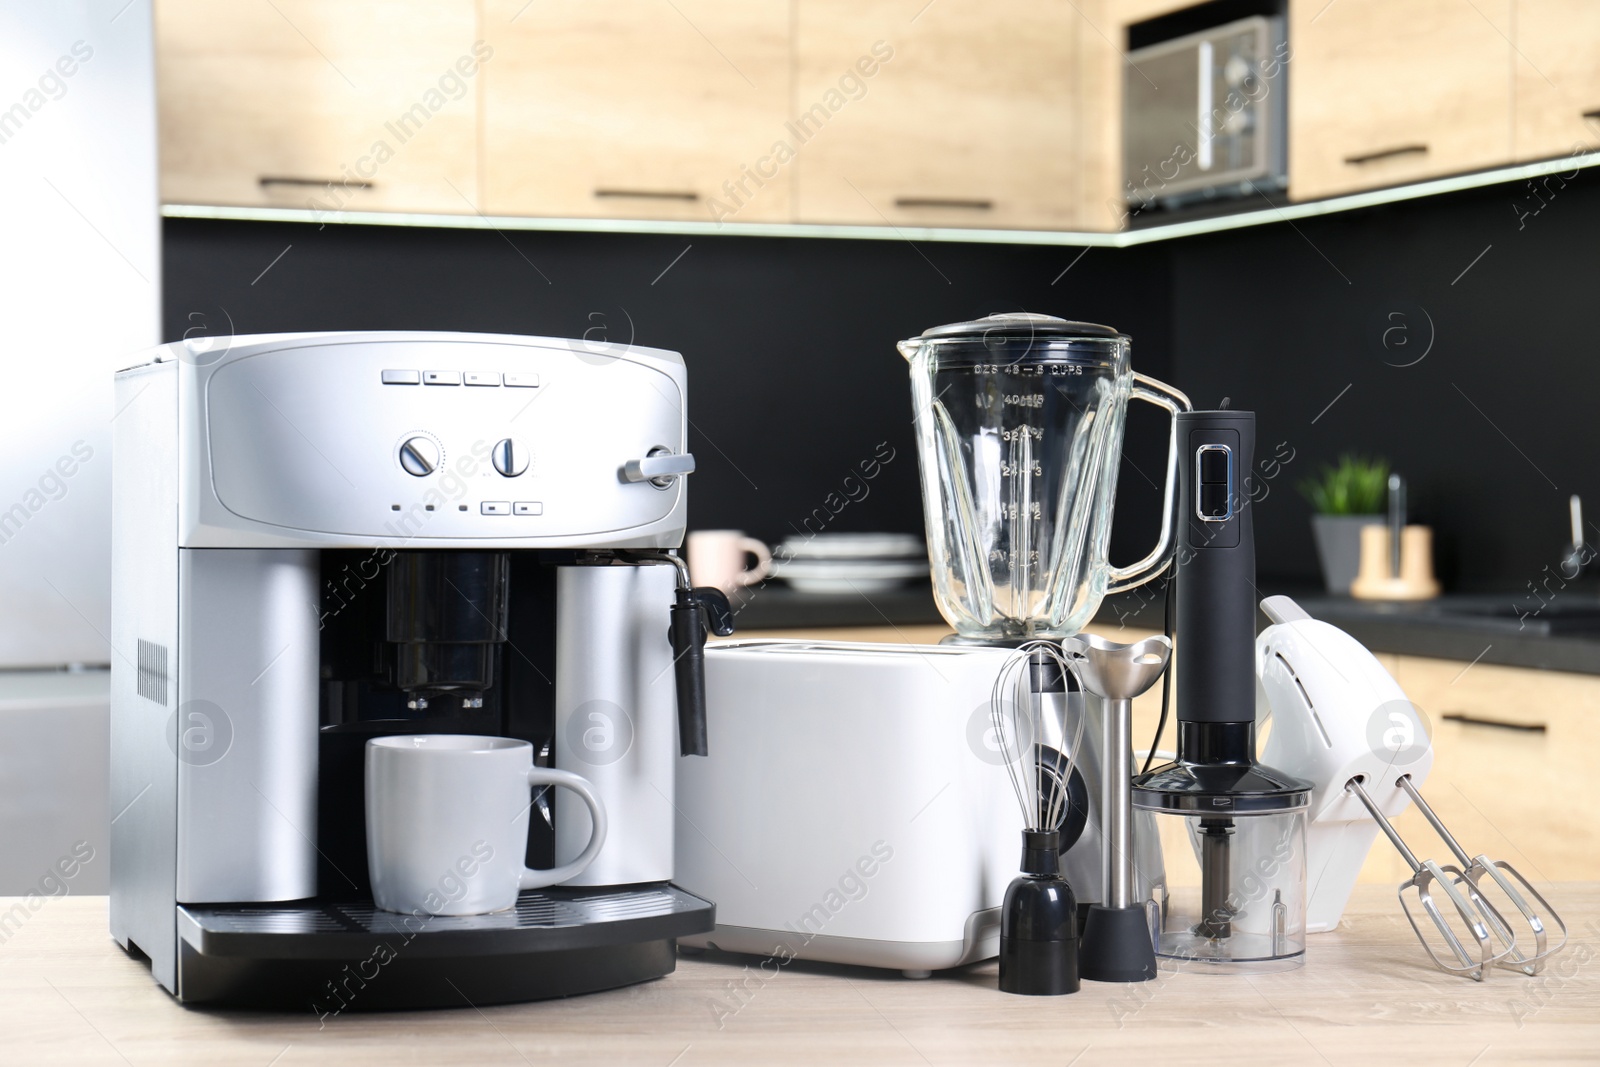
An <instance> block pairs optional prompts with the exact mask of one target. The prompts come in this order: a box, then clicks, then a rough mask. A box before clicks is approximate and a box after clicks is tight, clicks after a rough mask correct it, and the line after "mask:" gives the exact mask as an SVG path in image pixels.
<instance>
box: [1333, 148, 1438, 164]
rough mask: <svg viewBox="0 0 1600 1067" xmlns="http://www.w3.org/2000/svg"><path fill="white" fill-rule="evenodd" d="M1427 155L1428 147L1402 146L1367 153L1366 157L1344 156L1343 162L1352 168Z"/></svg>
mask: <svg viewBox="0 0 1600 1067" xmlns="http://www.w3.org/2000/svg"><path fill="white" fill-rule="evenodd" d="M1427 154H1428V146H1427V145H1425V144H1403V145H1400V146H1398V147H1396V148H1385V149H1381V150H1380V151H1377V152H1368V153H1367V154H1366V155H1361V156H1345V157H1344V161H1345V162H1346V163H1348V164H1350V165H1351V166H1353V167H1360V166H1363V165H1365V164H1367V163H1376V162H1378V160H1380V159H1393V158H1394V157H1395V156H1410V155H1418V156H1425V155H1427Z"/></svg>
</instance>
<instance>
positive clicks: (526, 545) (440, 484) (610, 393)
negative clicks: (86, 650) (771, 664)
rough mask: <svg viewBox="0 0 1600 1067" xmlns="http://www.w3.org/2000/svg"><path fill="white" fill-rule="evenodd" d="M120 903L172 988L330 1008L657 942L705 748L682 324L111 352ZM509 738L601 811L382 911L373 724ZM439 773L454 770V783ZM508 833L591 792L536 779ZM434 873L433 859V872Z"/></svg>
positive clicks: (115, 920) (597, 971)
mask: <svg viewBox="0 0 1600 1067" xmlns="http://www.w3.org/2000/svg"><path fill="white" fill-rule="evenodd" d="M116 397H117V399H116V404H117V412H118V413H117V416H116V418H115V420H114V448H115V453H114V463H115V473H114V489H113V496H114V513H113V545H114V550H113V590H112V599H113V619H112V633H111V643H112V646H113V648H114V650H115V655H114V657H113V667H112V696H111V752H112V757H111V758H112V768H111V803H112V809H113V815H114V819H113V821H112V825H111V932H112V935H113V936H114V937H115V938H116V940H117V941H118V942H119V943H120V944H121V945H122V946H123V947H124V948H125V949H127V950H128V951H129V952H130V953H132V954H135V955H137V956H139V957H143V958H147V959H148V961H149V964H150V967H151V970H152V972H153V974H154V976H155V978H156V980H157V981H159V982H160V983H161V984H162V985H163V986H165V987H166V988H167V989H168V990H170V991H171V992H172V993H173V994H175V995H176V996H177V997H178V998H179V999H180V1000H183V1001H185V1002H189V1003H198V1004H207V1003H215V1004H238V1005H249V1006H259V1007H283V1008H298V1009H309V1010H311V1011H314V1012H316V1013H318V1014H319V1015H320V1016H327V1015H329V1014H337V1013H340V1012H343V1011H346V1010H364V1009H370V1008H414V1007H439V1006H451V1005H456V1006H466V1005H467V1004H469V1003H471V1004H484V1003H495V1002H507V1001H515V1000H528V999H536V998H540V997H549V996H564V995H568V994H573V993H582V992H588V991H592V990H597V989H605V988H611V987H615V986H619V985H624V984H628V983H631V982H638V981H642V980H645V979H649V978H655V977H659V976H661V975H664V974H667V973H668V972H670V971H671V970H672V969H673V967H674V961H675V958H676V951H675V939H676V938H678V937H680V936H685V935H690V934H697V933H704V932H707V931H709V930H711V929H712V927H713V919H714V909H713V906H712V904H711V903H709V902H707V901H705V900H702V899H700V898H698V897H696V896H694V895H692V894H690V893H687V892H684V891H683V890H682V889H680V888H678V887H677V886H675V885H673V884H672V878H673V823H674V812H673V794H674V789H673V779H674V768H675V765H676V763H677V760H678V757H679V755H680V753H682V754H695V753H698V754H704V753H705V751H706V737H705V717H704V716H705V709H704V689H703V685H704V682H703V674H702V671H703V660H702V658H701V652H702V646H703V643H704V640H705V634H706V631H707V630H708V629H710V630H714V631H716V632H721V633H726V632H731V630H732V624H731V614H730V613H729V612H728V611H727V603H726V600H725V599H722V598H721V597H720V594H718V593H716V592H715V591H706V590H694V589H691V588H690V587H689V584H688V580H687V571H686V569H685V568H684V567H683V565H682V563H680V562H679V561H678V559H677V557H676V556H675V555H674V554H673V553H672V552H671V550H672V549H674V548H676V547H677V546H678V545H679V543H680V542H681V540H682V538H683V532H684V523H685V512H686V501H685V488H686V487H685V484H684V476H685V475H687V474H688V473H689V472H691V471H692V470H693V469H694V458H693V457H692V456H691V455H689V454H688V452H687V450H686V429H685V427H686V425H687V419H686V415H685V407H684V404H685V372H684V366H683V360H682V359H681V358H680V357H679V356H678V354H677V353H675V352H665V351H659V350H654V349H647V348H637V347H632V346H627V347H624V346H602V347H593V346H589V345H586V344H585V343H584V342H581V341H565V340H559V339H551V338H537V337H513V336H496V335H487V334H450V333H421V334H417V333H327V334H280V335H272V336H256V337H239V338H233V339H231V342H226V343H215V342H213V343H212V344H211V345H210V346H204V347H203V346H197V345H190V344H187V343H182V342H180V343H177V344H172V345H168V346H165V347H163V348H161V349H158V350H157V351H156V352H155V353H154V354H153V357H152V358H151V359H150V361H149V362H146V363H144V364H142V365H139V366H136V367H131V368H129V369H127V370H124V371H122V372H120V373H119V374H118V375H117V382H116ZM415 732H440V733H472V734H494V735H500V736H507V737H516V738H522V739H526V740H528V741H530V742H532V744H533V745H534V750H535V752H537V753H539V762H540V763H544V764H550V765H554V766H557V767H561V768H565V769H567V770H571V771H574V772H576V773H578V774H581V775H583V776H584V777H585V778H587V779H589V780H590V781H591V782H592V783H594V786H595V789H596V792H597V793H598V794H599V796H600V798H601V800H602V802H603V803H604V805H605V808H606V812H607V817H608V821H609V824H610V830H609V833H608V835H607V837H606V841H605V845H604V848H603V849H602V851H601V853H600V854H599V856H598V858H597V859H596V860H595V861H594V862H593V863H592V865H591V866H589V867H588V869H587V870H586V871H585V872H584V873H583V874H582V875H581V876H580V877H578V878H575V879H573V880H572V881H570V882H568V883H565V884H563V885H561V886H558V887H555V888H552V889H547V890H542V891H537V892H534V891H530V892H524V893H523V894H522V895H521V897H520V898H519V901H518V904H517V906H516V907H515V908H514V909H513V910H511V911H508V912H502V913H497V914H492V915H483V916H467V917H447V916H433V915H427V914H414V915H401V914H397V913H389V912H383V911H378V910H376V909H375V908H374V907H373V904H372V899H371V894H370V892H369V881H368V877H367V863H366V841H365V814H364V807H365V805H364V785H363V780H362V775H363V750H364V747H365V744H366V741H367V740H368V739H369V738H372V737H375V736H380V735H385V734H395V733H415ZM444 799H445V800H447V799H448V798H444ZM530 801H531V802H532V803H533V805H534V806H535V808H536V815H535V817H534V818H532V819H530V823H531V825H532V827H533V829H532V830H531V832H530V835H529V845H528V856H527V862H528V864H529V865H530V866H535V867H547V866H551V865H554V864H556V863H561V862H565V861H566V860H568V859H570V858H572V856H573V855H574V854H575V853H576V852H577V851H578V850H579V849H580V848H581V847H582V846H583V844H584V843H585V841H586V840H587V838H588V836H589V826H588V822H589V816H588V813H587V811H586V810H585V809H584V808H583V807H582V805H579V804H576V803H567V802H566V801H564V800H563V799H561V798H558V797H557V796H556V795H554V792H553V791H551V792H550V793H545V794H539V795H530ZM449 889H450V887H449V886H442V887H441V892H443V893H446V894H447V895H448V892H449Z"/></svg>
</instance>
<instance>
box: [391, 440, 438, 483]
mask: <svg viewBox="0 0 1600 1067" xmlns="http://www.w3.org/2000/svg"><path fill="white" fill-rule="evenodd" d="M400 466H402V467H404V468H405V469H406V473H407V474H410V475H413V476H415V477H418V478H421V477H423V476H424V475H428V474H432V473H433V472H434V471H435V470H436V469H438V466H439V446H438V445H437V444H435V443H434V442H433V441H431V440H429V439H428V438H426V437H410V438H407V439H406V441H405V443H404V444H402V445H401V446H400Z"/></svg>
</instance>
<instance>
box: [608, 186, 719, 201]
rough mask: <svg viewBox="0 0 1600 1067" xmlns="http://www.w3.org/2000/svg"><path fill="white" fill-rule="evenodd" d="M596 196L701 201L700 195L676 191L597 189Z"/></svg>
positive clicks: (620, 198)
mask: <svg viewBox="0 0 1600 1067" xmlns="http://www.w3.org/2000/svg"><path fill="white" fill-rule="evenodd" d="M594 195H595V196H598V197H601V198H607V197H610V198H613V199H619V200H622V199H627V200H683V201H687V202H689V203H693V202H694V201H696V200H699V199H700V194H699V193H696V192H691V191H687V190H674V189H596V190H595V191H594Z"/></svg>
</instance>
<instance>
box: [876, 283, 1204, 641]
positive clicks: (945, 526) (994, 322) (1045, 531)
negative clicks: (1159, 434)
mask: <svg viewBox="0 0 1600 1067" xmlns="http://www.w3.org/2000/svg"><path fill="white" fill-rule="evenodd" d="M1129 348H1130V341H1129V338H1128V337H1127V336H1126V335H1125V334H1121V333H1118V332H1117V331H1116V330H1114V329H1112V328H1111V327H1109V326H1096V325H1094V324H1092V323H1086V322H1069V321H1067V320H1065V319H1059V318H1055V317H1053V316H1050V315H1034V314H1026V313H1012V314H1001V315H990V316H989V317H987V318H983V319H978V320H976V321H973V322H958V323H953V324H950V325H947V326H936V327H934V328H932V329H930V330H926V331H924V332H923V334H922V335H921V336H920V337H914V338H912V339H910V340H907V341H902V342H900V345H899V349H900V354H901V355H903V356H905V357H906V359H907V361H909V362H910V364H911V392H912V402H913V409H914V416H915V423H916V431H917V453H918V461H919V464H920V467H921V471H922V500H923V508H924V514H925V517H926V520H927V531H928V555H929V559H930V561H931V563H932V567H933V586H934V594H935V596H936V598H937V600H938V603H939V610H940V612H941V614H943V615H944V617H945V619H946V620H947V621H948V622H949V623H950V625H951V626H953V627H955V630H956V634H957V639H958V640H965V641H974V642H984V643H1007V644H1011V643H1019V642H1022V641H1026V640H1032V639H1035V638H1062V637H1066V636H1069V635H1071V634H1074V633H1077V632H1078V631H1079V630H1080V629H1082V628H1083V626H1084V624H1085V623H1087V622H1088V621H1089V620H1090V619H1091V618H1092V617H1093V616H1094V613H1095V612H1096V611H1097V610H1098V609H1099V607H1100V601H1101V599H1102V598H1103V597H1104V596H1105V595H1106V594H1107V593H1117V592H1122V591H1124V590H1127V589H1132V588H1134V587H1135V586H1138V585H1140V584H1142V583H1144V582H1147V581H1149V580H1150V579H1151V578H1153V577H1155V576H1156V575H1158V574H1160V573H1161V571H1162V570H1163V569H1164V568H1165V567H1166V565H1167V563H1168V562H1169V560H1170V559H1171V556H1172V525H1173V524H1172V519H1173V506H1174V503H1173V502H1174V496H1175V492H1176V476H1175V469H1176V464H1177V454H1178V452H1177V438H1176V436H1175V435H1174V436H1173V437H1172V438H1171V439H1170V443H1169V446H1168V453H1167V478H1166V488H1165V492H1164V502H1163V511H1162V519H1161V529H1160V531H1159V534H1160V536H1159V538H1158V539H1157V541H1156V547H1155V549H1154V550H1153V551H1152V552H1151V553H1150V554H1149V555H1148V556H1146V557H1145V558H1144V559H1142V560H1140V561H1139V562H1137V563H1135V564H1133V565H1132V566H1131V567H1114V566H1112V565H1111V564H1110V563H1109V562H1108V561H1107V559H1106V545H1107V542H1108V541H1109V539H1110V535H1111V515H1112V510H1113V505H1114V503H1115V496H1116V488H1117V470H1118V466H1119V461H1120V457H1121V454H1122V431H1123V423H1124V420H1125V416H1126V413H1127V404H1128V399H1129V398H1130V397H1133V398H1135V399H1138V400H1143V401H1146V402H1148V403H1151V404H1155V405H1156V406H1158V407H1161V408H1163V409H1165V410H1166V411H1167V412H1168V413H1169V414H1171V415H1172V417H1173V419H1174V420H1176V417H1177V413H1178V412H1179V411H1186V410H1188V408H1189V401H1188V398H1187V397H1185V396H1184V395H1183V394H1182V393H1180V392H1179V391H1178V390H1176V389H1173V388H1172V387H1171V386H1168V385H1164V384H1162V383H1161V382H1158V381H1156V380H1154V379H1152V378H1147V377H1145V376H1144V375H1142V374H1135V373H1134V372H1133V370H1132V368H1131V367H1130V366H1129V362H1128V361H1129ZM1174 425H1176V422H1174Z"/></svg>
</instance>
